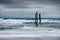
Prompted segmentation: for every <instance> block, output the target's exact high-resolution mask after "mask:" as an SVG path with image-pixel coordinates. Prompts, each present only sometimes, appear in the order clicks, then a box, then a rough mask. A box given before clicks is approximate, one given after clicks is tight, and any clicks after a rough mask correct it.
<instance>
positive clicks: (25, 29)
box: [0, 18, 60, 35]
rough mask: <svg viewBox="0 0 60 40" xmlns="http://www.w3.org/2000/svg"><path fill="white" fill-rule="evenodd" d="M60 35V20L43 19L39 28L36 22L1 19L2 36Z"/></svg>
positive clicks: (0, 29)
mask: <svg viewBox="0 0 60 40" xmlns="http://www.w3.org/2000/svg"><path fill="white" fill-rule="evenodd" d="M56 32H57V33H58V34H60V19H52V18H51V19H42V20H41V23H40V24H39V25H38V27H37V26H36V24H35V20H28V19H2V18H0V35H3V34H5V35H6V34H37V35H38V34H47V33H48V34H54V33H56Z"/></svg>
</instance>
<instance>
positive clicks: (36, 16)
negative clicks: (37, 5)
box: [35, 12, 38, 26]
mask: <svg viewBox="0 0 60 40" xmlns="http://www.w3.org/2000/svg"><path fill="white" fill-rule="evenodd" d="M35 24H36V26H38V12H36V14H35Z"/></svg>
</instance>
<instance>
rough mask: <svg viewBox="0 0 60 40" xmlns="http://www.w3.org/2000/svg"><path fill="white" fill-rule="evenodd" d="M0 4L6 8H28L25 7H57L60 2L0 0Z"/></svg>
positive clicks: (55, 0) (50, 0)
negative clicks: (40, 5)
mask: <svg viewBox="0 0 60 40" xmlns="http://www.w3.org/2000/svg"><path fill="white" fill-rule="evenodd" d="M0 4H3V5H5V7H6V8H29V7H28V6H27V5H30V6H31V5H37V4H44V5H54V6H57V7H59V6H60V5H58V4H60V0H0Z"/></svg>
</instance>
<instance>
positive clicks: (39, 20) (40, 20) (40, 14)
mask: <svg viewBox="0 0 60 40" xmlns="http://www.w3.org/2000/svg"><path fill="white" fill-rule="evenodd" d="M39 23H41V14H39Z"/></svg>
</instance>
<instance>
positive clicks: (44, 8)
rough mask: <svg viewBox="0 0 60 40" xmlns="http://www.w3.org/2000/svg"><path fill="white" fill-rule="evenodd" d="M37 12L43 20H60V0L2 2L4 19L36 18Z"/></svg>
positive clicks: (1, 9) (0, 5)
mask: <svg viewBox="0 0 60 40" xmlns="http://www.w3.org/2000/svg"><path fill="white" fill-rule="evenodd" d="M36 11H37V12H38V13H41V17H42V18H60V0H0V17H2V18H9V17H11V18H21V17H22V18H32V17H33V18H34V16H35V13H36Z"/></svg>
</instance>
